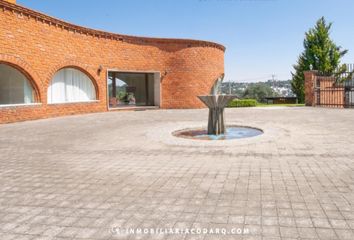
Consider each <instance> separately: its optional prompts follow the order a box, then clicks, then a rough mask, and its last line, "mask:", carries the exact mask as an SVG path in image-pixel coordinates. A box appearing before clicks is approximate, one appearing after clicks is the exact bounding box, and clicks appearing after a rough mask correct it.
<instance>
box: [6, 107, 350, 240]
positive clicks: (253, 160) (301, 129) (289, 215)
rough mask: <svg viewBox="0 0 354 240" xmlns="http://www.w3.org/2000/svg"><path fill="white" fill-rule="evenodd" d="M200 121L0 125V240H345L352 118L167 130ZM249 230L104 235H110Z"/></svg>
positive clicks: (245, 120)
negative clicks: (224, 231) (181, 134)
mask: <svg viewBox="0 0 354 240" xmlns="http://www.w3.org/2000/svg"><path fill="white" fill-rule="evenodd" d="M207 114H208V113H207V110H206V109H202V110H157V111H156V110H155V111H137V112H109V113H98V114H89V115H83V116H70V117H63V118H56V119H46V120H38V121H30V122H23V123H15V124H8V125H0V183H1V185H0V239H2V240H7V239H9V240H10V239H14V240H21V239H58V240H59V239H61V240H66V239H186V240H191V239H205V240H211V239H264V240H266V239H267V240H271V239H272V240H276V239H284V240H285V239H288V240H290V239H348V240H349V239H354V111H352V110H345V109H321V108H276V109H274V108H253V109H252V108H250V109H227V110H226V121H227V122H230V123H233V124H240V125H249V126H255V127H260V128H262V129H263V130H264V131H265V133H264V135H262V136H261V137H256V138H253V139H247V140H232V141H228V142H218V143H216V144H214V143H212V144H210V142H205V141H196V140H187V139H176V138H175V137H173V136H172V135H171V131H173V130H175V129H180V128H188V127H190V126H192V125H193V126H194V125H201V124H203V125H206V121H207V116H208V115H207ZM112 226H114V227H133V228H136V227H159V228H164V227H166V228H168V227H181V228H184V227H213V228H216V227H219V228H221V227H226V228H234V227H239V228H247V229H249V233H247V234H244V235H232V236H230V235H228V236H223V235H118V236H115V235H112V233H111V232H110V229H111V227H112Z"/></svg>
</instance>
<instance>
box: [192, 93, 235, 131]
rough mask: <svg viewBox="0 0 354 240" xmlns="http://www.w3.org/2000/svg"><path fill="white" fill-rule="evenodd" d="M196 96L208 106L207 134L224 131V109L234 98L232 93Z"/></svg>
mask: <svg viewBox="0 0 354 240" xmlns="http://www.w3.org/2000/svg"><path fill="white" fill-rule="evenodd" d="M198 98H199V99H200V100H201V101H202V102H203V103H204V104H205V105H206V106H207V107H208V108H209V118H208V134H209V135H220V134H224V133H225V118H224V109H225V107H226V106H227V104H228V103H229V102H230V101H231V100H232V99H235V98H236V96H234V95H207V96H198Z"/></svg>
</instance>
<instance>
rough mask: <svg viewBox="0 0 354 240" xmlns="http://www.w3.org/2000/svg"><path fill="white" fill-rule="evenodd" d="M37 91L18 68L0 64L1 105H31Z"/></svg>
mask: <svg viewBox="0 0 354 240" xmlns="http://www.w3.org/2000/svg"><path fill="white" fill-rule="evenodd" d="M34 102H35V91H34V90H33V87H32V86H31V83H30V82H29V80H28V79H27V78H26V76H25V75H23V74H22V73H21V72H20V71H18V70H17V69H16V68H14V67H11V66H9V65H7V64H2V63H1V64H0V105H9V104H31V103H34Z"/></svg>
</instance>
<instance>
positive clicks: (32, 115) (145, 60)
mask: <svg viewBox="0 0 354 240" xmlns="http://www.w3.org/2000/svg"><path fill="white" fill-rule="evenodd" d="M224 52H225V48H224V47H223V46H222V45H219V44H217V43H212V42H207V41H198V40H188V39H163V38H146V37H135V36H127V35H121V34H113V33H108V32H103V31H98V30H93V29H88V28H85V27H80V26H77V25H73V24H71V23H67V22H64V21H62V20H58V19H56V18H53V17H50V16H47V15H44V14H42V13H39V12H36V11H33V10H30V9H28V8H25V7H22V6H19V5H16V3H15V1H13V0H12V1H10V0H8V1H4V0H0V123H8V122H15V121H23V120H30V119H39V118H47V117H54V116H63V115H69V114H78V113H89V112H103V111H109V110H111V109H122V108H123V109H124V108H136V107H159V108H200V107H203V105H202V103H201V102H200V101H199V100H198V99H197V96H198V95H203V94H208V93H210V91H211V89H212V87H213V85H214V83H215V81H216V80H217V79H218V78H220V76H222V75H223V73H224Z"/></svg>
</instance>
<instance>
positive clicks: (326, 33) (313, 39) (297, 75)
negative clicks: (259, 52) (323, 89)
mask: <svg viewBox="0 0 354 240" xmlns="http://www.w3.org/2000/svg"><path fill="white" fill-rule="evenodd" d="M331 27H332V23H329V24H327V23H326V20H325V18H324V17H322V18H320V19H319V20H318V21H317V22H316V25H315V27H314V28H311V29H310V30H309V31H308V32H306V33H305V40H304V51H303V52H302V53H301V54H300V56H299V58H298V60H297V63H296V64H295V65H294V70H295V72H294V73H291V74H292V82H291V87H292V90H293V92H294V93H295V94H296V95H297V97H298V99H299V102H300V103H303V102H304V101H305V77H304V71H308V70H312V69H313V70H318V71H319V72H320V73H321V74H326V75H333V74H338V73H341V72H344V71H346V66H345V65H342V64H341V63H340V60H341V58H342V57H343V56H344V55H345V54H346V53H347V52H348V50H342V48H341V47H340V46H338V45H336V44H335V43H334V42H333V40H331V38H330V30H331Z"/></svg>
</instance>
